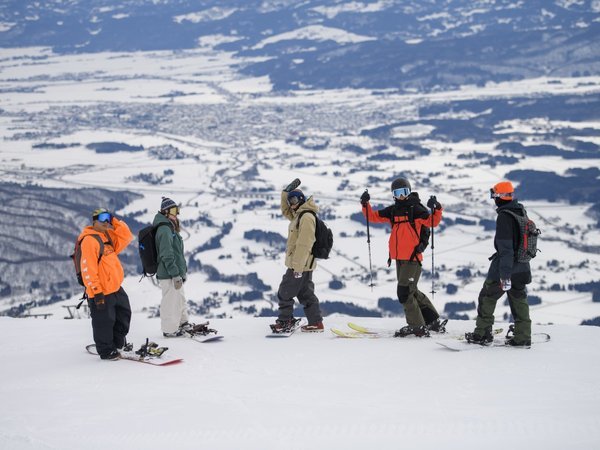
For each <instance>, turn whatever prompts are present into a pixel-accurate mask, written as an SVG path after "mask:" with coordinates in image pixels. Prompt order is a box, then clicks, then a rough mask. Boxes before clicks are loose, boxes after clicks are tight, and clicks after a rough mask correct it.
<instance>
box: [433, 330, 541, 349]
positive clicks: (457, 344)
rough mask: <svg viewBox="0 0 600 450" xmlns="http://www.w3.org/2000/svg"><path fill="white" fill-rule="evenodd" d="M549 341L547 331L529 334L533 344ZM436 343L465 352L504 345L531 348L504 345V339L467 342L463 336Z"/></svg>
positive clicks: (507, 346) (509, 346)
mask: <svg viewBox="0 0 600 450" xmlns="http://www.w3.org/2000/svg"><path fill="white" fill-rule="evenodd" d="M548 341H550V335H549V334H548V333H533V334H532V335H531V345H532V346H533V345H535V344H543V343H544V342H548ZM436 344H438V345H440V346H441V347H442V348H444V349H446V350H450V351H453V352H465V351H471V350H481V349H483V348H493V347H504V348H514V349H529V348H531V346H529V347H513V346H511V345H506V344H505V343H504V341H502V342H499V341H498V342H495V341H494V342H491V343H489V344H487V345H480V344H469V343H468V342H467V341H465V340H464V337H463V339H462V340H458V339H457V340H456V341H445V342H439V341H437V342H436Z"/></svg>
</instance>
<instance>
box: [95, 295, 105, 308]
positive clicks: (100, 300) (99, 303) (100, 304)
mask: <svg viewBox="0 0 600 450" xmlns="http://www.w3.org/2000/svg"><path fill="white" fill-rule="evenodd" d="M94 304H95V305H96V309H97V310H98V311H102V310H103V309H104V308H106V302H105V301H104V294H103V293H99V294H96V295H95V297H94Z"/></svg>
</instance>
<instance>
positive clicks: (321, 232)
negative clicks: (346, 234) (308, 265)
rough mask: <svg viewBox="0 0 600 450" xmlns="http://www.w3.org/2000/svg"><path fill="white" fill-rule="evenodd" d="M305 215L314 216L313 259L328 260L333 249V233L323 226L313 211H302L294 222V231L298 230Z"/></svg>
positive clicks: (323, 223)
mask: <svg viewBox="0 0 600 450" xmlns="http://www.w3.org/2000/svg"><path fill="white" fill-rule="evenodd" d="M306 213H310V214H312V215H313V216H315V221H316V226H315V243H314V244H313V247H312V250H311V253H312V255H313V257H315V258H317V259H328V258H329V253H330V252H331V249H332V247H333V233H332V232H331V229H329V228H328V227H327V225H325V222H323V221H322V220H321V219H319V218H318V217H317V215H316V214H315V213H314V212H313V211H302V212H301V213H300V215H299V216H298V222H296V229H298V228H300V219H302V216H303V215H304V214H306Z"/></svg>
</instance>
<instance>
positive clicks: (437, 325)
mask: <svg viewBox="0 0 600 450" xmlns="http://www.w3.org/2000/svg"><path fill="white" fill-rule="evenodd" d="M447 323H448V319H444V320H440V319H436V320H434V321H433V322H431V323H428V324H427V325H426V326H427V329H428V330H429V331H434V332H436V333H440V334H443V333H445V332H446V324H447Z"/></svg>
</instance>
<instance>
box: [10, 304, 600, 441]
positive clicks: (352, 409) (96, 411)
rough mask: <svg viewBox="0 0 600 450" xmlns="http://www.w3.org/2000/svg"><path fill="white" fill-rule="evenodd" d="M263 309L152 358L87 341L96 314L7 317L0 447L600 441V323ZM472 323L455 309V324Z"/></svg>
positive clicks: (138, 328) (141, 328)
mask: <svg viewBox="0 0 600 450" xmlns="http://www.w3.org/2000/svg"><path fill="white" fill-rule="evenodd" d="M196 319H197V320H200V318H196ZM347 320H348V318H345V317H341V316H336V317H330V318H328V319H327V321H326V325H327V326H338V327H345V323H346V322H347ZM355 320H356V321H360V322H361V323H365V324H367V325H371V326H379V327H384V328H389V329H393V328H396V327H397V326H398V325H399V324H400V323H399V320H398V319H355ZM268 323H269V320H268V319H258V318H256V319H253V318H246V319H243V318H237V319H233V320H214V321H212V325H214V326H216V328H218V329H219V330H220V332H221V333H222V334H223V335H225V339H224V340H223V341H222V342H221V343H217V344H198V343H195V342H193V341H190V340H187V339H175V340H169V341H168V345H169V347H170V350H169V352H171V353H172V354H176V355H178V356H181V357H183V358H184V359H185V361H184V362H183V363H182V364H179V365H177V366H171V367H152V366H147V365H144V364H138V363H134V362H130V361H116V362H106V361H101V360H100V359H98V358H97V357H93V356H91V355H89V354H87V353H86V352H85V350H84V346H85V344H87V343H89V342H91V327H90V324H89V322H88V321H87V320H71V321H65V320H34V319H10V318H0V342H1V343H2V353H3V362H2V364H1V365H0V379H1V380H2V383H1V384H0V398H1V399H2V401H1V402H0V448H2V449H11V450H22V449H36V450H37V449H62V450H69V449H81V448H86V449H89V450H92V449H106V448H111V449H115V450H116V449H161V450H162V449H169V448H177V449H198V448H204V449H211V450H212V449H215V450H216V449H244V450H254V449H256V450H268V449H281V448H285V449H290V450H292V449H306V448H311V449H315V450H320V449H374V448H377V449H382V450H383V449H398V448H403V449H412V448H419V449H425V450H429V449H440V448H444V449H474V448H481V447H482V446H483V447H485V448H487V449H491V450H494V449H506V448H513V449H516V450H519V449H530V450H532V449H536V450H537V449H540V450H541V449H544V450H550V449H565V448H569V449H586V450H588V449H592V448H595V446H597V444H598V442H600V426H599V425H600V412H599V410H598V402H599V401H600V389H599V388H598V386H599V385H598V370H599V369H600V363H599V361H600V358H599V357H600V345H599V344H600V329H598V328H597V327H573V326H564V325H563V326H544V327H542V326H534V332H548V333H550V334H551V335H552V340H551V341H550V342H549V343H545V344H539V345H537V346H534V347H533V348H532V349H530V350H522V349H509V348H492V349H482V350H476V351H469V352H464V353H453V352H447V351H445V350H443V349H441V348H440V347H439V346H437V345H436V344H435V338H431V339H421V340H419V339H413V340H402V341H400V340H397V339H379V340H370V339H365V340H343V339H337V338H334V337H333V336H332V335H331V334H330V333H329V332H326V333H323V334H317V335H315V334H311V335H304V334H301V333H298V334H296V335H294V336H292V337H291V338H289V339H282V340H272V339H265V338H264V335H265V333H266V331H267V324H268ZM472 325H473V323H472V322H451V323H450V332H451V333H462V332H464V331H467V330H470V329H471V327H472ZM502 325H503V326H505V327H506V324H502ZM146 337H150V338H151V339H157V340H159V342H160V339H161V338H160V337H159V322H158V320H157V319H146V318H144V315H143V314H140V313H136V314H134V317H133V320H132V331H131V333H130V338H131V340H132V341H133V342H137V343H139V342H141V341H143V340H144V339H145V338H146ZM162 341H164V339H162Z"/></svg>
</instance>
